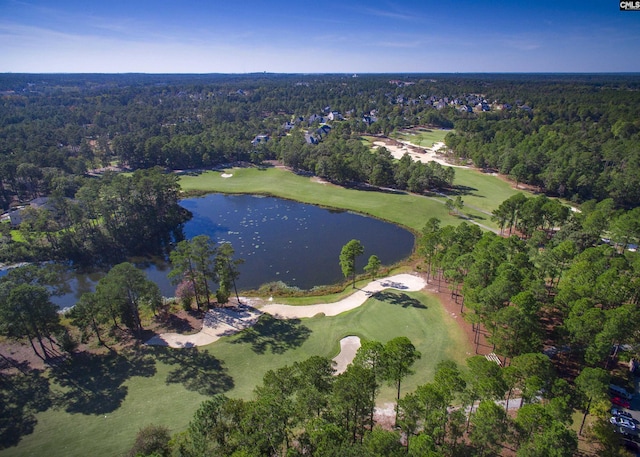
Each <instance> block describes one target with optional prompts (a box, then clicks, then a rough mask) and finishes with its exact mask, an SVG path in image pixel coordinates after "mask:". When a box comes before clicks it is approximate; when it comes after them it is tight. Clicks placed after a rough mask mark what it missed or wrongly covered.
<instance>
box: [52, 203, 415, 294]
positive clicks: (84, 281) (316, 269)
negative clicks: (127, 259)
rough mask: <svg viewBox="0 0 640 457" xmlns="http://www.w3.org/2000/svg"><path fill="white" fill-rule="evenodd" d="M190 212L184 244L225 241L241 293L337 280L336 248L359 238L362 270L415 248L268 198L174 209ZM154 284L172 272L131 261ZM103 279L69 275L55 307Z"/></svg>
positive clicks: (353, 222)
mask: <svg viewBox="0 0 640 457" xmlns="http://www.w3.org/2000/svg"><path fill="white" fill-rule="evenodd" d="M180 204H181V205H182V206H184V207H185V208H187V209H188V210H189V211H191V212H192V214H193V218H192V219H191V220H190V221H188V222H187V223H186V224H185V226H184V234H185V236H186V238H188V239H190V238H192V237H194V236H196V235H201V234H206V235H209V236H210V237H211V238H212V239H214V240H216V242H218V243H222V242H230V243H231V244H232V246H233V247H234V249H235V251H236V257H237V258H242V259H244V260H245V263H244V264H242V265H241V266H240V278H239V279H238V281H237V285H238V287H239V288H240V289H253V288H258V287H259V286H260V285H262V284H264V283H267V282H271V281H283V282H284V283H286V284H288V285H290V286H296V287H300V288H301V289H310V288H312V287H314V286H318V285H325V284H332V283H335V282H338V281H340V280H341V279H342V278H343V277H342V272H341V270H340V265H339V255H340V250H341V249H342V246H344V245H345V244H346V243H347V242H348V241H350V240H351V239H358V240H360V241H361V242H362V244H363V246H364V247H365V253H364V255H363V256H361V257H360V258H358V265H357V266H358V269H359V270H360V271H361V270H362V267H363V266H364V265H365V264H366V262H367V259H368V258H369V256H370V255H372V254H375V255H377V256H378V257H379V258H380V260H381V262H382V263H383V264H384V265H389V264H392V263H395V262H398V261H400V260H402V259H403V258H405V257H407V256H408V255H409V254H410V253H411V250H412V249H413V243H414V237H413V235H412V234H411V233H410V232H409V231H407V230H404V229H402V228H400V227H397V226H395V225H393V224H389V223H386V222H382V221H379V220H376V219H373V218H368V217H364V216H361V215H358V214H354V213H351V212H347V211H336V210H328V209H324V208H320V207H317V206H313V205H306V204H302V203H297V202H293V201H288V200H282V199H278V198H273V197H259V196H252V195H223V194H210V195H206V196H204V197H198V198H189V199H185V200H183V201H182V202H181V203H180ZM131 261H132V263H134V264H135V265H136V266H138V267H139V268H142V269H144V270H145V272H146V273H147V276H148V277H149V278H150V279H152V280H153V281H154V282H156V283H157V284H158V286H159V287H160V290H161V292H162V294H163V295H165V296H173V294H174V291H175V287H174V286H173V285H172V284H171V282H170V281H169V280H168V279H167V274H168V273H169V271H170V265H169V264H168V263H167V262H166V261H165V260H163V259H159V258H152V259H132V260H131ZM102 275H104V273H100V272H98V273H93V274H90V275H88V274H81V275H80V274H74V275H72V277H71V278H70V280H69V285H70V287H71V289H72V290H73V292H72V293H70V294H67V295H65V296H62V297H55V298H54V301H55V302H56V303H57V304H59V305H60V306H63V307H64V306H70V305H73V303H75V301H76V300H77V299H78V298H79V297H80V295H81V294H82V293H84V292H86V291H89V290H93V287H94V286H95V283H96V282H97V281H98V279H99V278H100V277H101V276H102Z"/></svg>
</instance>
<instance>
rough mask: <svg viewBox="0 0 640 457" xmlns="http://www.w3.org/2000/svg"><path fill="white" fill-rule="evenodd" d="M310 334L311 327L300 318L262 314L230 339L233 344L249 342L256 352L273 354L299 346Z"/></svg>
mask: <svg viewBox="0 0 640 457" xmlns="http://www.w3.org/2000/svg"><path fill="white" fill-rule="evenodd" d="M309 335H311V329H310V328H309V327H307V326H306V325H303V324H302V323H301V322H300V319H276V318H275V317H273V316H270V315H268V314H263V315H262V316H260V319H258V322H256V324H255V325H254V326H253V327H250V328H247V329H245V330H243V331H242V332H240V333H239V335H238V337H237V338H235V339H234V340H232V342H233V343H234V344H240V343H249V344H251V346H252V347H251V349H253V352H255V353H256V354H264V353H265V352H266V351H267V350H270V351H271V352H272V353H273V354H283V353H284V352H286V351H287V350H289V349H292V348H295V347H299V346H300V345H301V344H302V343H304V342H305V341H306V340H307V338H309Z"/></svg>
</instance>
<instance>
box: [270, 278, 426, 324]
mask: <svg viewBox="0 0 640 457" xmlns="http://www.w3.org/2000/svg"><path fill="white" fill-rule="evenodd" d="M426 285H427V283H426V282H425V281H424V279H422V278H420V277H418V276H415V275H410V274H401V275H395V276H390V277H388V278H384V279H377V280H375V281H371V282H370V283H369V284H367V285H366V286H365V287H364V288H362V289H356V292H355V293H353V294H351V295H349V296H348V297H347V298H344V299H342V300H340V301H338V302H335V303H325V304H320V305H308V306H290V305H278V304H273V305H266V306H263V307H262V309H261V311H263V312H265V313H269V314H271V315H273V316H275V317H277V318H280V319H299V318H301V317H313V316H315V315H316V314H320V313H323V314H324V315H325V316H337V315H338V314H340V313H344V312H345V311H349V310H351V309H354V308H357V307H358V306H360V305H362V304H363V303H364V302H365V301H366V300H367V298H369V297H370V296H371V295H373V294H375V293H376V292H380V291H381V290H384V289H398V290H404V291H417V290H421V289H422V288H423V287H425V286H426Z"/></svg>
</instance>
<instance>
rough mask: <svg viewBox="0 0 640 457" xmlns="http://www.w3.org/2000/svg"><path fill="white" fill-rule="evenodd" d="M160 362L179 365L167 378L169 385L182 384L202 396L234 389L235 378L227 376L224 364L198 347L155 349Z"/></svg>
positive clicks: (153, 349)
mask: <svg viewBox="0 0 640 457" xmlns="http://www.w3.org/2000/svg"><path fill="white" fill-rule="evenodd" d="M152 351H153V352H154V353H155V354H156V357H157V358H158V360H160V361H162V362H164V363H166V364H168V365H177V366H176V368H175V369H174V370H172V371H171V372H170V373H169V375H168V376H167V380H166V383H167V384H182V385H183V386H184V387H185V389H187V390H192V391H195V392H198V393H200V394H202V395H216V394H221V393H224V392H227V391H229V390H231V389H233V387H234V382H233V378H232V377H231V376H229V375H228V374H227V369H226V368H225V367H224V366H223V362H221V361H220V360H218V359H216V358H215V357H214V356H212V355H211V354H209V353H208V352H207V351H201V350H199V349H198V348H197V347H193V348H185V349H174V348H167V347H154V348H152Z"/></svg>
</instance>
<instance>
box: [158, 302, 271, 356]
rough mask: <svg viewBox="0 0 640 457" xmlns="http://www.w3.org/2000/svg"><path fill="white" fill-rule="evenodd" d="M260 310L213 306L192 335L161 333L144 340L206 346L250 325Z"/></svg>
mask: <svg viewBox="0 0 640 457" xmlns="http://www.w3.org/2000/svg"><path fill="white" fill-rule="evenodd" d="M260 314H261V313H260V311H258V310H256V309H255V308H252V307H250V306H244V305H239V306H236V307H235V308H215V309H211V310H209V311H207V313H206V314H205V316H204V322H203V323H202V330H200V331H199V332H198V333H194V334H192V335H183V334H180V333H162V334H161V335H156V336H154V337H153V338H151V339H150V340H148V341H147V342H146V344H150V345H154V346H170V347H172V348H187V347H193V346H206V345H207V344H211V343H213V342H214V341H217V340H219V339H220V337H223V336H226V335H233V334H234V333H237V332H239V331H240V330H243V329H245V328H247V327H249V326H251V325H253V324H254V323H255V322H256V321H257V320H258V317H260Z"/></svg>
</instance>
